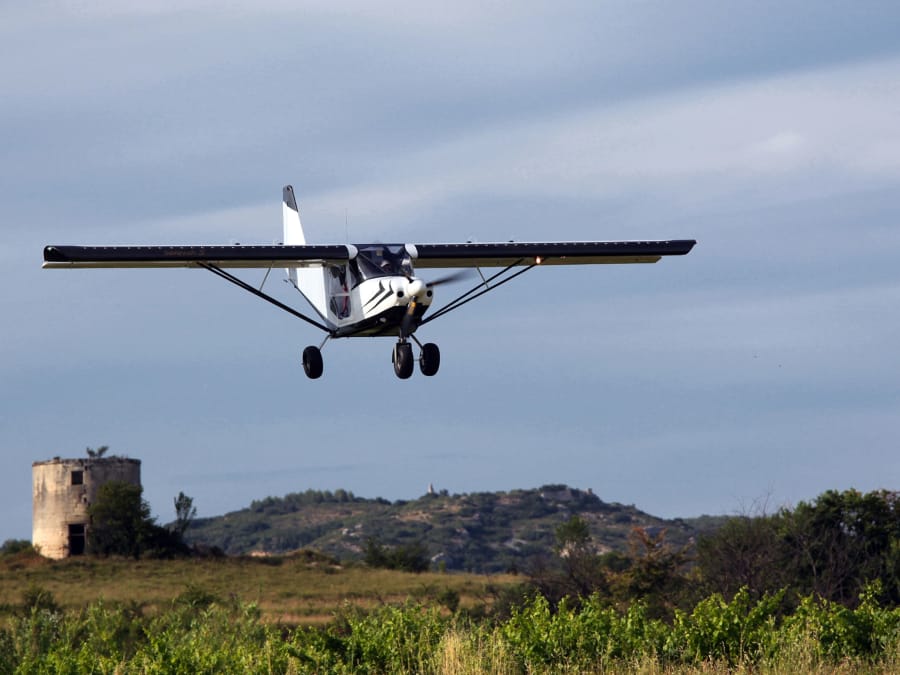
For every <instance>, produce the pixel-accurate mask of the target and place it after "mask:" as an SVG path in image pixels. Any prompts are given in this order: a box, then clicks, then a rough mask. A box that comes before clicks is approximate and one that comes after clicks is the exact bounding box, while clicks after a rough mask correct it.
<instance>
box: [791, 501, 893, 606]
mask: <svg viewBox="0 0 900 675" xmlns="http://www.w3.org/2000/svg"><path fill="white" fill-rule="evenodd" d="M782 536H783V538H784V541H785V544H786V546H787V547H788V549H789V552H790V556H791V558H790V565H791V572H792V573H793V574H794V576H795V577H796V585H797V586H798V587H799V588H800V590H801V591H802V592H812V593H816V594H818V595H820V596H821V597H823V598H827V599H829V600H833V601H835V602H840V603H842V604H845V605H851V606H853V605H855V604H856V602H857V600H858V598H859V595H860V593H861V592H862V591H863V589H864V588H865V586H866V584H867V583H868V582H871V581H876V580H879V581H880V582H881V584H882V586H881V588H882V591H881V592H882V595H883V599H884V600H886V601H889V602H891V603H897V602H900V588H898V571H900V555H898V553H900V497H898V493H896V492H889V491H886V490H880V491H876V492H870V493H868V494H862V493H860V492H858V491H857V490H845V491H844V492H838V491H836V490H829V491H827V492H824V493H822V494H821V495H819V497H817V498H816V500H815V501H813V502H810V503H807V502H800V503H799V504H798V505H797V507H796V508H795V509H794V511H793V513H791V514H789V515H788V514H785V519H784V526H783V531H782Z"/></svg>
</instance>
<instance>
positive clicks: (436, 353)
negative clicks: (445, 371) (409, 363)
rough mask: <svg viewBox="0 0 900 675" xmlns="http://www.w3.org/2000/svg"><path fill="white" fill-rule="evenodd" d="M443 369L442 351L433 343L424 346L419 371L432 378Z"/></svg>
mask: <svg viewBox="0 0 900 675" xmlns="http://www.w3.org/2000/svg"><path fill="white" fill-rule="evenodd" d="M440 367H441V350H440V349H438V346H437V345H436V344H434V343H433V342H426V343H425V344H424V345H422V354H421V355H420V356H419V369H420V370H421V371H422V374H423V375H426V376H428V377H431V376H432V375H436V374H437V371H438V368H440Z"/></svg>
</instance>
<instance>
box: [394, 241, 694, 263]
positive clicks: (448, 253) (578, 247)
mask: <svg viewBox="0 0 900 675" xmlns="http://www.w3.org/2000/svg"><path fill="white" fill-rule="evenodd" d="M696 243H697V242H696V241H695V240H693V239H673V240H665V241H564V242H546V241H545V242H509V243H494V244H472V243H466V244H407V245H406V248H407V250H408V251H409V252H410V254H411V255H412V257H413V258H414V259H415V266H416V267H417V268H419V267H422V268H428V267H516V266H519V265H535V264H538V265H596V264H603V263H655V262H656V261H658V260H659V259H660V258H661V257H662V256H668V255H686V254H688V253H690V251H691V249H692V248H693V247H694V244H696Z"/></svg>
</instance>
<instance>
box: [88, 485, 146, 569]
mask: <svg viewBox="0 0 900 675" xmlns="http://www.w3.org/2000/svg"><path fill="white" fill-rule="evenodd" d="M143 491H144V489H143V488H142V487H141V486H140V485H133V484H132V483H127V482H125V481H116V480H113V481H109V482H108V483H104V484H103V485H101V486H100V489H99V490H98V491H97V497H96V499H95V501H94V503H93V504H91V505H90V506H89V507H88V515H89V516H90V519H91V523H90V527H89V528H88V550H89V551H90V552H91V553H94V554H97V555H104V556H107V555H126V556H132V557H134V558H139V557H140V555H141V552H142V551H143V550H144V549H145V548H147V547H148V546H149V545H150V543H151V541H152V540H153V537H154V527H155V520H154V519H153V518H152V517H151V516H150V505H149V504H147V502H146V501H144V499H143V497H142V494H143Z"/></svg>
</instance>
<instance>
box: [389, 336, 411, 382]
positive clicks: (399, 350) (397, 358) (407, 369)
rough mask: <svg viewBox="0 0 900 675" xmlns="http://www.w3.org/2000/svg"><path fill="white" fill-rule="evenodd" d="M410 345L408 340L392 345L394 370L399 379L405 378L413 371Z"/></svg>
mask: <svg viewBox="0 0 900 675" xmlns="http://www.w3.org/2000/svg"><path fill="white" fill-rule="evenodd" d="M414 364H415V362H414V360H413V351H412V345H411V344H409V343H408V342H398V343H397V344H396V345H394V372H395V373H396V374H397V377H399V378H400V379H401V380H405V379H407V378H408V377H409V376H410V375H412V373H413V365H414Z"/></svg>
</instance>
